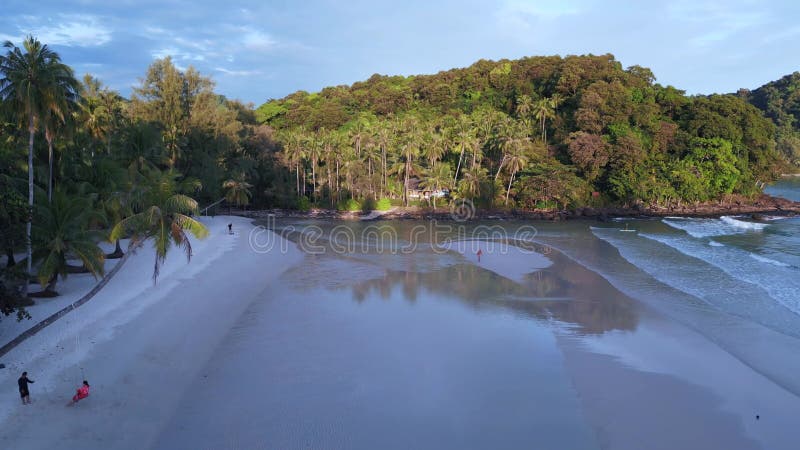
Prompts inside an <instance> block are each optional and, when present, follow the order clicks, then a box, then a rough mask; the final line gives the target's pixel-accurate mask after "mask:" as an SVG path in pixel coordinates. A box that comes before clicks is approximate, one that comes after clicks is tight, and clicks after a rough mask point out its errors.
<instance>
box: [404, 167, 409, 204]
mask: <svg viewBox="0 0 800 450" xmlns="http://www.w3.org/2000/svg"><path fill="white" fill-rule="evenodd" d="M403 172H404V173H403V201H404V202H405V204H406V207H408V159H407V158H406V170H404V171H403Z"/></svg>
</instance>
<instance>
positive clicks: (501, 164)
mask: <svg viewBox="0 0 800 450" xmlns="http://www.w3.org/2000/svg"><path fill="white" fill-rule="evenodd" d="M504 162H506V157H505V155H503V159H501V160H500V166H499V167H498V168H497V174H496V175H495V176H494V179H495V181H497V178H498V177H500V171H501V170H503V163H504Z"/></svg>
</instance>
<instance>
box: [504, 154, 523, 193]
mask: <svg viewBox="0 0 800 450" xmlns="http://www.w3.org/2000/svg"><path fill="white" fill-rule="evenodd" d="M527 164H528V157H527V156H526V155H525V147H524V146H517V147H514V149H513V150H512V151H511V152H510V153H509V154H508V157H507V159H506V169H507V170H508V172H509V174H510V176H509V179H508V189H506V202H505V204H506V205H508V196H509V194H511V184H512V183H513V182H514V177H515V176H516V174H517V172H519V171H520V170H522V169H524V168H525V165H527Z"/></svg>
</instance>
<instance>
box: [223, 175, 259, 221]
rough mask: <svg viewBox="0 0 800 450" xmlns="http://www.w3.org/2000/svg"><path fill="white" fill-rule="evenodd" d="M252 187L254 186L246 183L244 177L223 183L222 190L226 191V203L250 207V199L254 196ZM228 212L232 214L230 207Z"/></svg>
mask: <svg viewBox="0 0 800 450" xmlns="http://www.w3.org/2000/svg"><path fill="white" fill-rule="evenodd" d="M252 187H253V185H252V184H250V183H248V182H247V181H244V175H241V176H239V177H237V178H231V179H229V180H226V181H225V182H224V183H222V188H223V189H225V201H226V202H228V205H233V204H235V205H236V206H247V205H249V204H250V197H251V196H252V195H253V194H252V193H251V192H250V188H252ZM228 212H230V206H229V208H228Z"/></svg>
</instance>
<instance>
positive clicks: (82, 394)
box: [72, 380, 89, 403]
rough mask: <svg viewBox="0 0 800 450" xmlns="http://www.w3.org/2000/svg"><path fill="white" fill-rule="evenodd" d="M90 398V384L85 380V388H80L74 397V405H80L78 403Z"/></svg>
mask: <svg viewBox="0 0 800 450" xmlns="http://www.w3.org/2000/svg"><path fill="white" fill-rule="evenodd" d="M88 396H89V382H88V381H86V380H83V386H81V387H80V388H78V390H77V392H76V393H75V396H74V397H72V403H78V401H80V400H83V399H85V398H86V397H88Z"/></svg>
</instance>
